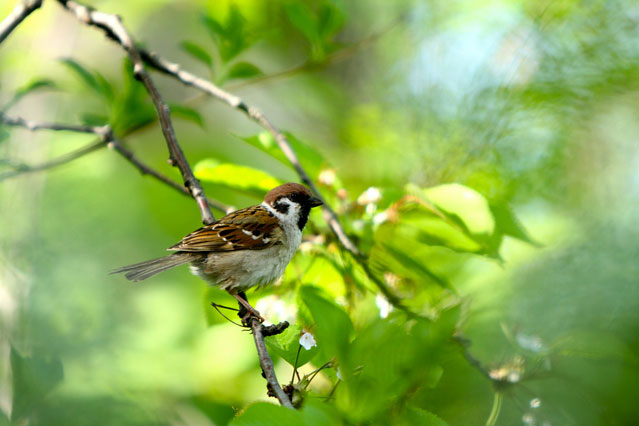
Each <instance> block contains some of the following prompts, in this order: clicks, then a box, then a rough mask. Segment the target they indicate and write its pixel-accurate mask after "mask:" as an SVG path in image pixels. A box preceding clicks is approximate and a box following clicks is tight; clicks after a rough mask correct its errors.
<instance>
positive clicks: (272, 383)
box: [249, 317, 293, 408]
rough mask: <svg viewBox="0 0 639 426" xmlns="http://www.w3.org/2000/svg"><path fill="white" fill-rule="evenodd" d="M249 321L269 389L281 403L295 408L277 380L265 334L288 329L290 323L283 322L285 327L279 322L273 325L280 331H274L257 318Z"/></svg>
mask: <svg viewBox="0 0 639 426" xmlns="http://www.w3.org/2000/svg"><path fill="white" fill-rule="evenodd" d="M249 321H250V322H251V330H252V331H253V339H254V340H255V347H256V348H257V355H258V357H259V359H260V366H261V367H262V372H263V373H264V377H265V378H266V382H267V383H268V388H269V391H272V392H273V394H274V395H275V397H276V398H277V399H278V400H279V401H280V404H282V405H283V406H284V407H287V408H293V404H292V403H291V400H290V399H289V397H288V395H286V393H284V391H283V390H282V387H281V386H280V383H279V382H278V381H277V376H276V375H275V367H274V366H273V360H272V359H271V357H270V356H269V354H268V351H267V350H266V343H265V342H264V335H265V334H266V335H273V334H279V333H281V332H282V331H284V329H286V326H288V323H283V324H286V326H284V327H282V326H281V325H280V324H278V325H277V326H273V327H274V328H275V329H276V330H277V331H278V333H273V332H270V331H266V330H268V329H266V328H265V327H264V326H263V325H262V324H261V323H260V321H259V320H258V319H257V318H255V317H251V318H250V320H249ZM283 324H282V325H283Z"/></svg>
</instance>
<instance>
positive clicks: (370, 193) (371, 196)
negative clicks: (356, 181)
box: [357, 186, 382, 206]
mask: <svg viewBox="0 0 639 426" xmlns="http://www.w3.org/2000/svg"><path fill="white" fill-rule="evenodd" d="M381 199H382V191H380V190H379V188H375V187H374V186H371V187H370V188H368V189H367V190H366V191H364V192H363V193H362V195H360V196H359V198H357V204H359V205H361V206H363V205H366V204H374V203H377V202H378V201H379V200H381Z"/></svg>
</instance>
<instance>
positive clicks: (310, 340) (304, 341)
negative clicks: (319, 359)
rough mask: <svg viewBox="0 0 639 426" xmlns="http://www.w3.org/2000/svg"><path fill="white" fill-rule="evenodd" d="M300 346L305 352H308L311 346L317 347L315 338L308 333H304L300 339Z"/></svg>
mask: <svg viewBox="0 0 639 426" xmlns="http://www.w3.org/2000/svg"><path fill="white" fill-rule="evenodd" d="M300 345H302V346H303V347H304V349H306V350H307V351H310V350H311V348H312V347H313V346H317V343H315V337H313V335H312V334H311V333H309V332H308V331H305V332H304V334H302V337H300Z"/></svg>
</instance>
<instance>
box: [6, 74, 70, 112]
mask: <svg viewBox="0 0 639 426" xmlns="http://www.w3.org/2000/svg"><path fill="white" fill-rule="evenodd" d="M57 88H58V86H57V85H56V83H55V82H54V81H53V80H49V79H37V80H33V81H30V82H29V83H27V84H26V85H24V86H22V87H21V88H19V89H18V90H17V91H16V93H15V94H14V95H13V98H11V100H10V101H9V102H7V103H6V104H5V105H4V106H3V107H2V111H8V110H9V108H11V107H12V106H13V105H15V104H16V103H18V101H19V100H20V99H22V98H23V97H24V96H26V95H28V94H29V93H32V92H35V91H38V90H42V89H57Z"/></svg>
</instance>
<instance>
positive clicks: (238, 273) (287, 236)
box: [111, 183, 322, 325]
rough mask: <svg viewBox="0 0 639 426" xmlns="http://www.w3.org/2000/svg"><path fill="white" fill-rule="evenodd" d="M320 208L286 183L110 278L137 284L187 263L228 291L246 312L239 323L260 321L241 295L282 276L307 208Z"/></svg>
mask: <svg viewBox="0 0 639 426" xmlns="http://www.w3.org/2000/svg"><path fill="white" fill-rule="evenodd" d="M320 205H322V201H321V200H320V199H319V198H316V197H315V196H313V194H312V193H311V191H309V190H308V188H306V187H305V186H303V185H300V184H297V183H286V184H284V185H280V186H278V187H276V188H274V189H272V190H271V191H269V192H268V194H266V197H265V198H264V202H262V204H258V205H255V206H251V207H246V208H244V209H240V210H236V211H234V212H232V213H229V214H228V215H226V216H224V217H223V218H221V219H220V220H218V221H216V222H214V223H212V224H210V225H206V226H204V227H202V228H200V229H198V230H196V231H193V232H191V233H190V234H188V235H187V236H185V237H184V238H182V241H180V242H179V243H177V244H175V245H173V246H171V247H169V248H168V249H167V250H170V251H175V253H172V254H170V255H168V256H165V257H161V258H159V259H152V260H147V261H146V262H141V263H136V264H134V265H129V266H124V267H122V268H119V269H116V270H114V271H112V272H111V273H114V274H115V273H124V274H125V275H124V276H125V277H126V278H127V279H129V280H131V281H142V280H145V279H147V278H150V277H152V276H154V275H156V274H159V273H160V272H163V271H166V270H167V269H171V268H174V267H176V266H180V265H184V264H186V263H190V264H191V271H192V272H193V273H194V274H195V275H198V276H200V277H202V278H203V279H204V280H206V281H207V282H208V283H209V284H210V285H213V286H217V287H219V288H221V289H223V290H226V291H228V292H229V293H230V294H231V295H233V296H234V297H235V298H236V299H237V300H238V301H239V303H240V304H241V306H244V307H245V308H246V314H245V315H243V318H242V323H243V324H245V325H246V323H247V319H248V318H249V317H250V316H251V315H254V316H256V317H257V318H258V319H260V320H261V321H263V318H262V317H261V316H260V315H259V312H257V311H256V310H255V309H254V308H253V307H252V306H251V305H249V303H248V302H247V301H246V296H245V295H244V291H245V290H247V289H249V288H251V287H255V286H265V285H268V284H271V283H273V282H274V281H275V280H277V279H278V278H279V277H280V276H281V275H282V274H283V273H284V269H285V268H286V265H288V263H289V261H290V260H291V258H292V257H293V255H294V254H295V251H296V250H297V247H298V246H299V245H300V243H301V241H302V230H303V229H304V226H305V225H306V222H307V221H308V215H309V213H310V211H311V208H313V207H317V206H320Z"/></svg>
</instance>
